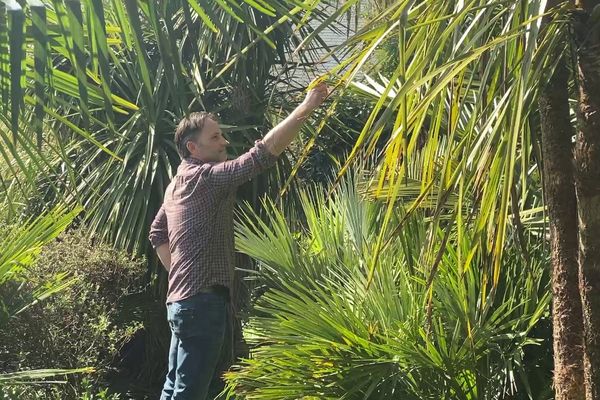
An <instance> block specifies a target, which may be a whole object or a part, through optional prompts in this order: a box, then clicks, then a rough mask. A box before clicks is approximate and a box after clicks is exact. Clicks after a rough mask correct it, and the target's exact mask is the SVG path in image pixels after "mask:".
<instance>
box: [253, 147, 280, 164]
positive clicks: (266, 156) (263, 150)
mask: <svg viewBox="0 0 600 400" xmlns="http://www.w3.org/2000/svg"><path fill="white" fill-rule="evenodd" d="M254 147H255V148H256V153H255V155H256V158H257V159H258V162H259V163H260V165H261V166H262V167H263V168H268V167H271V166H273V165H275V163H276V162H277V159H278V158H279V157H278V156H276V155H275V154H273V153H271V152H270V151H269V150H268V149H267V145H265V142H263V141H262V140H257V141H256V142H254Z"/></svg>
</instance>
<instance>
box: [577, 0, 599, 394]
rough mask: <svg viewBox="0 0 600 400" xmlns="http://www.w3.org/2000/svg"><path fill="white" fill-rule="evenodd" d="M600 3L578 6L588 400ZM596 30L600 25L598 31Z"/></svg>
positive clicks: (595, 342)
mask: <svg viewBox="0 0 600 400" xmlns="http://www.w3.org/2000/svg"><path fill="white" fill-rule="evenodd" d="M599 3H600V1H598V0H596V1H585V2H582V3H581V4H579V5H580V6H582V7H583V10H584V11H585V13H582V14H581V16H580V18H581V20H580V21H579V24H578V26H577V27H576V32H575V33H576V39H577V41H578V51H577V55H578V80H579V81H578V84H579V112H578V132H577V139H576V144H575V180H576V192H577V203H578V217H579V285H580V293H581V299H582V303H583V326H584V370H585V373H584V375H585V386H586V399H588V400H592V399H593V400H598V399H600V29H599V28H598V26H597V24H596V23H595V21H593V20H592V18H590V15H591V11H592V9H593V7H594V6H597V5H598V4H599ZM594 25H596V26H594Z"/></svg>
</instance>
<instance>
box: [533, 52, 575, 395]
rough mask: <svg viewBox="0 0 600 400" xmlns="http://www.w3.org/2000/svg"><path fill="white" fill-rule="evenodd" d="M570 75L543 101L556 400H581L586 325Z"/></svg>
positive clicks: (563, 72)
mask: <svg viewBox="0 0 600 400" xmlns="http://www.w3.org/2000/svg"><path fill="white" fill-rule="evenodd" d="M568 78H569V74H568V71H567V68H566V66H565V60H564V58H562V59H561V60H560V61H559V64H558V65H557V68H556V70H555V72H554V75H553V76H552V78H551V79H550V81H549V82H548V84H547V86H546V87H545V88H544V89H543V91H542V93H541V96H540V99H539V106H540V116H541V122H542V157H543V166H544V170H543V174H544V175H543V176H544V192H545V196H544V197H545V202H546V204H547V205H548V217H549V222H550V241H551V260H552V293H553V300H552V301H553V303H552V316H553V337H554V387H555V393H556V394H555V399H556V400H582V399H584V398H585V388H584V385H583V332H582V331H583V319H582V308H581V298H580V295H579V288H578V264H577V200H576V197H575V186H574V184H573V165H572V160H573V152H572V143H571V138H572V136H573V135H574V134H575V130H574V129H573V126H572V125H571V121H570V117H569V103H568V100H569V95H568V90H567V82H568Z"/></svg>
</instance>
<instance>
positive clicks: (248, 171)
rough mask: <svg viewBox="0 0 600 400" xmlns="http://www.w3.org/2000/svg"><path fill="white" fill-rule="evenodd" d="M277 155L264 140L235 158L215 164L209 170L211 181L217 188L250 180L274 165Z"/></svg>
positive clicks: (258, 141)
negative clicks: (267, 146)
mask: <svg viewBox="0 0 600 400" xmlns="http://www.w3.org/2000/svg"><path fill="white" fill-rule="evenodd" d="M276 161H277V156H275V155H274V154H271V153H270V152H269V150H267V148H266V146H265V144H264V143H263V141H262V140H257V141H256V143H255V145H254V147H253V148H251V149H250V150H249V151H248V152H247V153H244V154H242V155H241V156H239V157H238V158H236V159H235V160H231V161H225V162H222V163H218V164H214V165H212V166H211V167H210V170H209V171H208V177H209V181H210V183H211V184H212V185H214V186H215V187H216V188H223V187H235V186H240V185H241V184H243V183H245V182H247V181H249V180H250V179H252V178H253V177H255V176H256V175H258V174H259V173H261V172H262V171H264V170H266V169H267V168H269V167H271V166H273V165H274V164H275V162H276Z"/></svg>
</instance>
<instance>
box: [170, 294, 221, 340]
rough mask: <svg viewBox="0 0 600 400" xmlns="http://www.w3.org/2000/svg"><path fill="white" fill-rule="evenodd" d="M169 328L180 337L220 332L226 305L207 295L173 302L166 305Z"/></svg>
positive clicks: (219, 299)
mask: <svg viewBox="0 0 600 400" xmlns="http://www.w3.org/2000/svg"><path fill="white" fill-rule="evenodd" d="M167 312H168V321H169V325H170V327H171V330H172V331H173V333H174V334H175V336H177V337H178V338H180V339H185V338H189V337H192V336H205V335H211V334H215V333H217V334H218V333H219V332H221V331H222V330H223V329H224V327H225V319H226V313H227V310H226V305H225V302H224V301H223V300H222V299H221V298H219V297H212V296H209V295H206V296H199V297H197V298H193V299H189V300H187V299H186V300H183V301H181V302H174V303H171V304H169V305H168V306H167Z"/></svg>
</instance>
